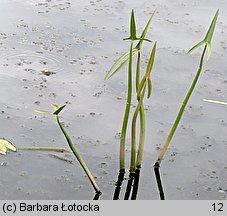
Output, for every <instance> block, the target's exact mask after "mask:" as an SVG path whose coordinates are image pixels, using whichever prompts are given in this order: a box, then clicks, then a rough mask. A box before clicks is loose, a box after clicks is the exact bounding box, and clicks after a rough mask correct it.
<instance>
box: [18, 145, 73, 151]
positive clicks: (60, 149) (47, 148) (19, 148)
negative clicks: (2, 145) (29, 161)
mask: <svg viewBox="0 0 227 216" xmlns="http://www.w3.org/2000/svg"><path fill="white" fill-rule="evenodd" d="M17 150H32V151H34V150H35V151H55V152H70V151H69V150H66V149H64V148H51V147H29V146H23V147H17Z"/></svg>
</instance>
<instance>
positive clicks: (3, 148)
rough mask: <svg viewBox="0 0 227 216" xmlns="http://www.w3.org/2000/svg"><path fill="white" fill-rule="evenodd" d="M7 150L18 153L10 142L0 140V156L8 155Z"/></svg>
mask: <svg viewBox="0 0 227 216" xmlns="http://www.w3.org/2000/svg"><path fill="white" fill-rule="evenodd" d="M7 148H8V149H10V150H12V151H16V150H17V149H16V147H15V146H13V145H12V144H11V143H10V142H9V141H7V140H3V139H0V154H6V152H7Z"/></svg>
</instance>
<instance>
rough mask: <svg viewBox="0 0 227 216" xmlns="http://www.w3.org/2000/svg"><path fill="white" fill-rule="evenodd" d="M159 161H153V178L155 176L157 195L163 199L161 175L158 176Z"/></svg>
mask: <svg viewBox="0 0 227 216" xmlns="http://www.w3.org/2000/svg"><path fill="white" fill-rule="evenodd" d="M159 168H160V166H159V163H157V162H156V163H155V165H154V173H155V178H156V182H157V186H158V190H159V196H160V199H161V200H164V199H165V195H164V190H163V187H162V180H161V176H160V172H159Z"/></svg>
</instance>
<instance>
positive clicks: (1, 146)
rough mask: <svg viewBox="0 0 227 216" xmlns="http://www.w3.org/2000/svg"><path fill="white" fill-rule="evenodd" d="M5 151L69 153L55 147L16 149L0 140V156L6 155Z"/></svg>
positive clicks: (9, 143) (7, 142)
mask: <svg viewBox="0 0 227 216" xmlns="http://www.w3.org/2000/svg"><path fill="white" fill-rule="evenodd" d="M7 149H10V150H11V151H14V152H15V151H17V150H32V151H55V152H70V151H68V150H66V149H64V148H55V147H32V146H24V147H16V146H14V145H13V144H12V143H11V142H9V141H8V140H4V139H0V154H6V153H7Z"/></svg>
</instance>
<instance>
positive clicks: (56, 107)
mask: <svg viewBox="0 0 227 216" xmlns="http://www.w3.org/2000/svg"><path fill="white" fill-rule="evenodd" d="M51 106H52V107H53V108H54V109H55V110H58V109H59V106H58V105H56V104H51Z"/></svg>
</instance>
